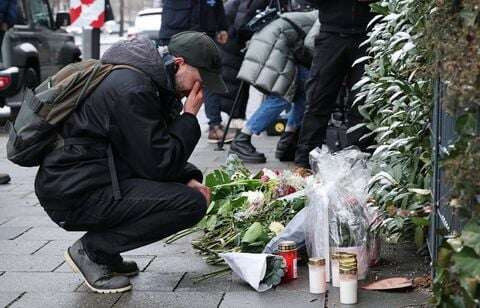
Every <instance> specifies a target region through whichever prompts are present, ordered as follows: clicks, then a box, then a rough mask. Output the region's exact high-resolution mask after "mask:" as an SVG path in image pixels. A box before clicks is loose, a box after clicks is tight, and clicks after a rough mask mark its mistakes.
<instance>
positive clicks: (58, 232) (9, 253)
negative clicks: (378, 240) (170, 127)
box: [0, 112, 428, 308]
mask: <svg viewBox="0 0 480 308" xmlns="http://www.w3.org/2000/svg"><path fill="white" fill-rule="evenodd" d="M201 113H202V114H203V112H201ZM202 123H203V124H204V123H205V121H204V120H203V122H202ZM204 127H205V126H204ZM277 140H278V138H274V137H266V136H260V137H255V138H254V143H255V144H257V145H260V146H258V148H259V150H260V151H263V152H265V153H266V154H267V157H268V162H267V163H266V164H264V165H255V166H249V167H251V168H252V169H257V170H258V169H260V168H263V167H269V168H273V169H285V168H289V167H291V165H289V164H285V163H280V162H278V161H277V160H275V159H274V158H273V151H274V148H275V145H276V142H277ZM6 141H7V136H6V135H5V134H0V172H8V173H9V174H10V175H11V176H12V182H11V184H8V185H0V307H4V306H8V307H235V308H237V307H289V308H291V307H295V308H296V307H324V306H325V305H324V297H323V296H315V295H312V294H310V293H309V292H308V276H307V269H306V267H300V269H299V272H300V274H299V279H297V280H296V281H294V282H292V283H290V284H287V285H282V286H280V287H278V288H277V289H276V290H271V291H267V292H265V293H256V292H255V291H253V290H252V289H251V288H249V287H248V286H247V285H245V284H243V283H241V282H240V281H239V280H238V279H237V278H235V277H232V275H227V276H224V277H221V278H216V279H212V280H208V281H204V282H201V283H199V284H193V282H192V280H191V278H192V277H195V276H197V275H199V274H202V273H208V272H211V271H213V270H215V269H216V268H215V267H212V266H208V265H206V264H205V263H204V262H203V260H202V259H201V257H199V256H198V255H196V254H195V253H194V251H193V249H192V248H191V246H190V244H189V242H190V240H191V239H192V238H193V237H194V235H192V236H189V237H188V238H183V239H181V240H180V241H178V242H175V243H174V244H172V245H165V244H163V243H162V242H158V243H155V244H152V245H149V246H146V247H143V248H140V249H137V250H134V251H130V252H127V253H126V254H125V255H126V258H129V259H133V260H135V261H136V262H137V263H138V264H139V266H140V268H141V271H142V272H141V273H140V275H139V276H138V277H136V278H134V279H133V280H132V282H133V286H134V287H133V291H132V292H128V293H124V294H115V295H100V294H94V293H92V292H90V291H89V290H88V289H87V288H86V287H85V285H84V283H83V281H82V279H81V278H80V276H79V275H78V274H74V273H72V272H71V270H70V268H69V267H68V266H67V265H66V264H65V261H64V259H63V256H62V255H63V253H64V251H65V249H66V248H67V247H68V246H69V245H70V244H71V243H73V242H74V241H75V240H76V239H77V238H79V237H80V236H81V235H82V233H81V232H66V231H64V230H62V229H60V228H59V227H57V226H56V225H55V224H54V223H53V222H51V221H50V220H49V218H48V217H47V215H46V214H45V213H44V211H43V209H42V208H41V207H40V205H39V204H38V201H37V199H36V197H35V193H34V187H33V181H34V177H35V173H36V168H21V167H18V166H15V165H13V164H11V163H10V162H8V161H7V160H6V158H5V157H6V152H5V144H6ZM226 148H227V149H228V146H226ZM213 149H214V146H213V145H208V144H207V142H206V133H203V137H202V140H201V141H200V143H199V145H198V147H197V149H196V150H195V152H194V154H193V155H192V158H191V162H193V163H194V164H196V165H197V166H198V167H199V168H200V169H201V170H203V171H205V172H208V171H209V170H212V169H214V168H217V167H218V166H219V165H220V164H222V163H224V161H225V159H226V155H227V152H216V151H213ZM386 251H387V254H386V255H385V259H384V261H383V266H381V267H379V268H377V269H373V270H372V271H371V273H370V278H371V279H374V278H375V277H387V276H392V275H400V274H405V273H407V274H408V275H416V273H418V274H422V273H424V272H425V271H426V270H428V264H426V263H425V261H424V260H423V259H422V258H419V257H415V256H414V255H415V254H414V251H413V250H411V249H410V248H408V247H407V248H404V249H401V250H396V249H395V248H394V247H390V248H388V249H387V250H386ZM327 297H328V300H327V303H326V304H327V305H328V306H329V307H338V306H339V304H338V300H339V299H338V297H339V295H338V289H335V288H330V291H329V293H328V296H327ZM427 297H428V294H427V293H426V292H418V291H412V292H407V293H379V292H360V294H359V305H358V307H405V306H409V305H419V304H423V303H425V302H426V299H427Z"/></svg>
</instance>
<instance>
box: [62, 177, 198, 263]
mask: <svg viewBox="0 0 480 308" xmlns="http://www.w3.org/2000/svg"><path fill="white" fill-rule="evenodd" d="M120 186H121V189H122V195H123V197H122V199H121V200H118V201H117V200H114V199H113V198H112V196H111V189H110V188H106V189H105V190H103V191H98V192H95V193H94V194H92V196H91V197H90V198H88V199H87V200H86V202H85V204H84V205H83V206H82V207H81V208H79V209H77V210H75V211H73V212H72V213H71V214H70V215H69V218H68V221H67V223H68V224H69V225H70V226H72V227H73V228H75V229H80V230H82V229H83V230H86V231H88V232H87V233H86V234H85V235H84V236H83V237H82V239H81V240H82V243H83V245H84V247H85V249H86V251H87V253H88V255H89V257H91V258H92V259H93V260H94V261H95V262H98V263H110V262H111V261H112V259H115V258H117V256H119V254H120V253H121V252H124V251H128V250H132V249H135V248H138V247H141V246H145V245H148V244H150V243H153V242H156V241H158V240H160V239H162V238H164V237H167V236H169V235H171V234H174V233H176V232H178V231H180V230H183V229H186V228H189V227H192V226H194V225H195V224H196V223H197V222H198V221H200V219H201V218H202V217H203V216H204V214H205V211H206V208H207V204H206V200H205V198H204V197H203V195H202V194H200V193H199V192H198V191H196V190H193V189H191V188H190V187H188V186H186V185H184V184H179V183H159V182H154V181H149V180H143V179H130V180H125V181H122V182H121V183H120Z"/></svg>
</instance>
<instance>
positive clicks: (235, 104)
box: [215, 80, 245, 151]
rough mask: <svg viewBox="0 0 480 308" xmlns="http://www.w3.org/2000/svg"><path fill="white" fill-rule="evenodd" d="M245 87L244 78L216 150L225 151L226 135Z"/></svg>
mask: <svg viewBox="0 0 480 308" xmlns="http://www.w3.org/2000/svg"><path fill="white" fill-rule="evenodd" d="M244 87H245V82H244V81H243V80H242V82H241V83H240V87H239V88H238V91H237V95H236V96H235V100H234V101H233V105H232V109H230V116H229V117H228V122H227V126H225V130H224V131H223V136H222V140H220V142H219V143H217V148H215V151H223V150H224V148H223V145H224V144H225V137H226V136H227V132H228V129H229V128H230V123H231V122H232V115H233V112H234V111H235V108H236V107H237V104H238V101H239V100H240V95H241V94H242V91H243V88H244Z"/></svg>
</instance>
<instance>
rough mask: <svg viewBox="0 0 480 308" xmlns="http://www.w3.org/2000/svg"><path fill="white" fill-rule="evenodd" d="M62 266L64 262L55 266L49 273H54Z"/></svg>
mask: <svg viewBox="0 0 480 308" xmlns="http://www.w3.org/2000/svg"><path fill="white" fill-rule="evenodd" d="M63 264H65V260H63V261H62V263H60V264H59V265H57V266H56V267H55V268H54V269H52V270H51V272H52V273H53V272H55V271H56V270H57V269H59V268H60V267H61V266H62V265H63Z"/></svg>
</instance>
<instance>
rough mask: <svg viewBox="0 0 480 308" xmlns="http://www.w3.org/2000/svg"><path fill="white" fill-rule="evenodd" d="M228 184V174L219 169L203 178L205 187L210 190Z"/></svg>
mask: <svg viewBox="0 0 480 308" xmlns="http://www.w3.org/2000/svg"><path fill="white" fill-rule="evenodd" d="M230 182H231V180H230V177H229V176H228V174H227V173H226V172H225V171H223V170H220V169H217V170H214V171H212V172H211V173H209V174H207V176H206V178H205V185H206V186H208V187H210V188H213V187H215V186H217V185H222V184H227V183H230Z"/></svg>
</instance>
